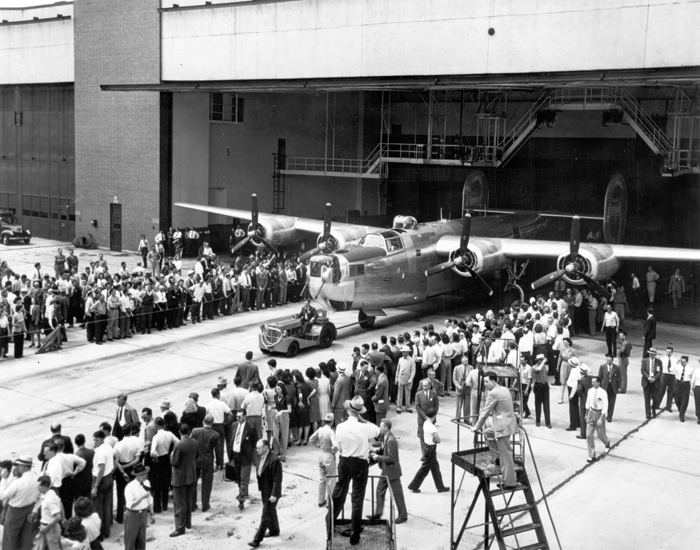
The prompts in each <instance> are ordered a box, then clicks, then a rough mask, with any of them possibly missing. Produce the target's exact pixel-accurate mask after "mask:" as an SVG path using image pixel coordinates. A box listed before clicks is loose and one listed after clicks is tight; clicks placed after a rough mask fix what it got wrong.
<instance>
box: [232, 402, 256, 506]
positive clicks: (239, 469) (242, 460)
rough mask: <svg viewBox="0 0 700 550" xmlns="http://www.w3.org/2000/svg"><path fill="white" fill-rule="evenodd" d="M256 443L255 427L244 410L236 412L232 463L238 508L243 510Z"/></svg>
mask: <svg viewBox="0 0 700 550" xmlns="http://www.w3.org/2000/svg"><path fill="white" fill-rule="evenodd" d="M257 442H258V432H257V430H256V429H255V426H254V425H253V424H252V423H250V422H248V416H247V415H246V412H245V409H241V410H239V411H238V419H237V422H236V423H235V424H234V425H233V463H234V464H235V465H236V476H237V477H238V480H237V481H238V508H239V509H241V510H243V509H244V508H245V499H246V498H248V484H249V483H250V470H251V467H252V465H253V461H254V458H255V444H256V443H257Z"/></svg>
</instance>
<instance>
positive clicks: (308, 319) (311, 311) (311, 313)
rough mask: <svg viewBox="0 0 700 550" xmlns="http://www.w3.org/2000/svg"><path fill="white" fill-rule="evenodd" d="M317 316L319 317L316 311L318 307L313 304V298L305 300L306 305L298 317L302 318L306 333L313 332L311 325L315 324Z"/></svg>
mask: <svg viewBox="0 0 700 550" xmlns="http://www.w3.org/2000/svg"><path fill="white" fill-rule="evenodd" d="M316 317H318V312H317V311H316V308H315V307H314V306H312V305H311V300H309V299H307V300H305V301H304V306H303V307H302V308H301V311H300V312H299V315H297V319H301V322H302V325H301V326H302V329H303V333H304V334H308V333H309V332H311V327H312V326H313V324H314V321H315V320H316Z"/></svg>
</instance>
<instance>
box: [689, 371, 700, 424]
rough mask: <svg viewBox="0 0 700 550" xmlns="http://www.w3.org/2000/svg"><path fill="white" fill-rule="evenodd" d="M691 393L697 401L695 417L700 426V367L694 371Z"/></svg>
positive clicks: (691, 380)
mask: <svg viewBox="0 0 700 550" xmlns="http://www.w3.org/2000/svg"><path fill="white" fill-rule="evenodd" d="M690 391H691V393H692V394H693V399H694V400H695V416H697V418H698V424H700V367H696V368H695V369H693V375H692V376H691V377H690Z"/></svg>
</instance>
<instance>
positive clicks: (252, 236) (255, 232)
mask: <svg viewBox="0 0 700 550" xmlns="http://www.w3.org/2000/svg"><path fill="white" fill-rule="evenodd" d="M252 199H253V207H252V210H251V215H250V218H251V221H250V225H249V226H248V235H246V237H245V238H243V239H242V240H241V241H240V242H239V243H237V244H236V246H234V247H233V248H232V249H231V254H235V253H236V251H238V250H240V249H241V248H243V247H244V246H245V245H246V244H248V242H250V241H253V244H258V243H259V244H258V246H259V245H260V244H262V245H263V246H264V247H265V248H267V249H268V250H269V251H270V252H272V253H273V254H277V249H276V248H275V247H274V246H272V245H271V244H270V243H268V242H267V241H266V240H265V238H264V236H265V228H264V227H263V226H262V225H260V224H259V223H258V196H257V195H256V194H255V193H253V196H252Z"/></svg>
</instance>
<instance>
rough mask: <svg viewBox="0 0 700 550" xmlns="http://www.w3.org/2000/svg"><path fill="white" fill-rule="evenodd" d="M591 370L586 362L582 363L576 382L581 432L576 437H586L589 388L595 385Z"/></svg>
mask: <svg viewBox="0 0 700 550" xmlns="http://www.w3.org/2000/svg"><path fill="white" fill-rule="evenodd" d="M589 370H590V369H589V367H588V365H586V363H581V366H579V371H580V373H581V376H580V377H579V380H578V382H577V383H576V394H577V399H578V418H579V427H580V428H581V433H580V434H578V435H577V436H576V439H586V398H587V397H588V390H590V389H591V388H592V387H593V381H592V378H591V376H590V375H589V374H588V371H589Z"/></svg>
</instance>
